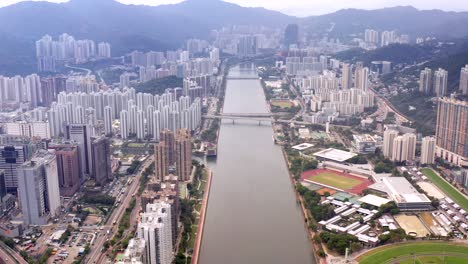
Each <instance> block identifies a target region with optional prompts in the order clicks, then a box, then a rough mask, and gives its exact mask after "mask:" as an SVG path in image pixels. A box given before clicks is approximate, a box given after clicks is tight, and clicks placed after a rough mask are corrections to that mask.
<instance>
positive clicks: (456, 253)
mask: <svg viewBox="0 0 468 264" xmlns="http://www.w3.org/2000/svg"><path fill="white" fill-rule="evenodd" d="M357 260H358V261H359V264H374V263H379V264H386V263H399V264H404V263H408V264H409V263H419V264H429V263H432V264H438V263H440V264H445V263H447V264H449V263H450V264H462V263H468V246H467V245H463V244H454V243H448V242H416V243H406V244H397V245H390V246H384V247H380V248H376V249H374V250H372V251H369V252H368V253H365V254H364V255H362V256H360V257H358V259H357Z"/></svg>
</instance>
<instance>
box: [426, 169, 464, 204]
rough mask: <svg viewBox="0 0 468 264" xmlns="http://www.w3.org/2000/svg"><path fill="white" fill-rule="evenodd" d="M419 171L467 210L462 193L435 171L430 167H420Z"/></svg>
mask: <svg viewBox="0 0 468 264" xmlns="http://www.w3.org/2000/svg"><path fill="white" fill-rule="evenodd" d="M421 172H422V173H423V174H424V175H426V176H427V177H428V178H429V179H430V180H431V182H433V183H434V184H435V185H437V187H439V189H440V190H442V191H443V192H444V193H445V194H446V195H448V196H449V197H450V198H451V199H452V200H453V201H454V202H455V203H457V204H458V205H460V206H461V207H462V208H463V209H465V210H466V211H468V199H466V197H465V196H463V194H461V193H460V192H458V191H457V190H456V189H455V188H454V187H453V186H452V185H450V183H448V182H447V181H445V180H444V179H442V178H441V177H440V176H439V175H437V173H435V172H434V171H433V170H431V169H422V170H421Z"/></svg>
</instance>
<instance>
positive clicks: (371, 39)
mask: <svg viewBox="0 0 468 264" xmlns="http://www.w3.org/2000/svg"><path fill="white" fill-rule="evenodd" d="M364 41H365V42H368V43H374V44H377V43H379V32H378V31H376V30H373V29H366V31H365V32H364Z"/></svg>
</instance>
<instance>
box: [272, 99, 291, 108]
mask: <svg viewBox="0 0 468 264" xmlns="http://www.w3.org/2000/svg"><path fill="white" fill-rule="evenodd" d="M271 105H273V106H277V107H280V108H283V109H285V108H291V107H292V106H293V105H294V104H293V103H292V102H291V101H278V100H276V101H275V100H271Z"/></svg>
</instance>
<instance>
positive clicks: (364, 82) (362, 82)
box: [355, 67, 369, 92]
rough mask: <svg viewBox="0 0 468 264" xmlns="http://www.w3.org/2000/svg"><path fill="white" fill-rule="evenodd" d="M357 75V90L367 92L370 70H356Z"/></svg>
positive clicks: (365, 68)
mask: <svg viewBox="0 0 468 264" xmlns="http://www.w3.org/2000/svg"><path fill="white" fill-rule="evenodd" d="M356 73H357V74H356V76H355V77H356V88H357V89H360V90H362V91H364V92H367V88H368V86H369V68H367V67H364V68H360V69H358V70H356Z"/></svg>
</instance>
